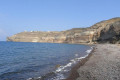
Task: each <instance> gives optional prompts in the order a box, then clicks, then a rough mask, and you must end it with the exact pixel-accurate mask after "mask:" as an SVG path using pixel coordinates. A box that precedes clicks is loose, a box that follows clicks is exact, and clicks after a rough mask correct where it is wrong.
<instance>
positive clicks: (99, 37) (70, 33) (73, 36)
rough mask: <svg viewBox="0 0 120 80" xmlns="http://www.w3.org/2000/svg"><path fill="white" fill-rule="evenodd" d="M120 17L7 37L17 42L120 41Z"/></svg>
mask: <svg viewBox="0 0 120 80" xmlns="http://www.w3.org/2000/svg"><path fill="white" fill-rule="evenodd" d="M119 40H120V18H113V19H110V20H105V21H101V22H99V23H96V24H95V25H93V26H91V27H89V28H74V29H71V30H67V31H61V32H55V31H53V32H41V31H32V32H21V33H18V34H15V35H13V36H11V37H8V38H7V41H15V42H49V43H81V44H89V43H90V44H91V43H104V42H109V43H119Z"/></svg>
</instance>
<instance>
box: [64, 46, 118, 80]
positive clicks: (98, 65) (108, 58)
mask: <svg viewBox="0 0 120 80" xmlns="http://www.w3.org/2000/svg"><path fill="white" fill-rule="evenodd" d="M95 46H96V47H95V49H94V51H93V52H92V53H91V54H90V55H89V56H88V57H86V58H85V59H82V61H80V62H79V63H78V64H77V65H76V66H75V67H73V69H72V70H71V73H70V76H69V77H68V79H66V80H120V45H117V44H97V45H95Z"/></svg>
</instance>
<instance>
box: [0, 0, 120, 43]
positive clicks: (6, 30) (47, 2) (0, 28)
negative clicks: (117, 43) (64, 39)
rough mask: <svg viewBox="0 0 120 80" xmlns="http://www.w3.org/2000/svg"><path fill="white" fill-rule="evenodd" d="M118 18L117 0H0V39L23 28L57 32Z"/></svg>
mask: <svg viewBox="0 0 120 80" xmlns="http://www.w3.org/2000/svg"><path fill="white" fill-rule="evenodd" d="M113 17H120V0H0V41H2V40H5V39H6V37H7V36H11V35H13V34H16V33H18V32H22V31H24V30H27V31H31V30H34V31H61V30H67V29H71V28H76V27H89V26H91V25H93V24H94V23H96V22H99V21H101V20H106V19H110V18H113Z"/></svg>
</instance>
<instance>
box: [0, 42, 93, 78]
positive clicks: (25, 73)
mask: <svg viewBox="0 0 120 80" xmlns="http://www.w3.org/2000/svg"><path fill="white" fill-rule="evenodd" d="M90 51H91V46H87V45H80V44H57V43H28V42H26V43H25V42H2V41H1V42H0V80H32V79H40V80H61V79H65V78H66V77H67V76H68V75H69V73H70V70H71V67H72V66H74V65H75V64H76V63H77V62H78V61H80V59H82V58H84V57H86V56H87V55H88V54H89V53H90Z"/></svg>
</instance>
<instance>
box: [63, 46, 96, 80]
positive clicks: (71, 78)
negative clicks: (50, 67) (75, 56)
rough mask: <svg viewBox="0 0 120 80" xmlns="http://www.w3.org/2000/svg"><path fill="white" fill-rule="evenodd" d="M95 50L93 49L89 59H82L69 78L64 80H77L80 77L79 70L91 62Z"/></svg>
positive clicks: (73, 68)
mask: <svg viewBox="0 0 120 80" xmlns="http://www.w3.org/2000/svg"><path fill="white" fill-rule="evenodd" d="M94 50H95V47H93V49H92V51H91V52H90V53H89V54H88V56H87V57H85V58H83V59H81V60H80V61H79V62H78V63H77V64H76V65H75V66H73V67H72V69H71V71H70V74H69V76H68V77H67V78H66V79H64V80H76V79H77V78H78V77H79V73H78V72H77V70H78V69H79V68H80V67H81V66H83V65H84V64H85V63H86V62H87V61H88V60H89V58H90V57H91V56H92V55H93V52H94Z"/></svg>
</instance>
